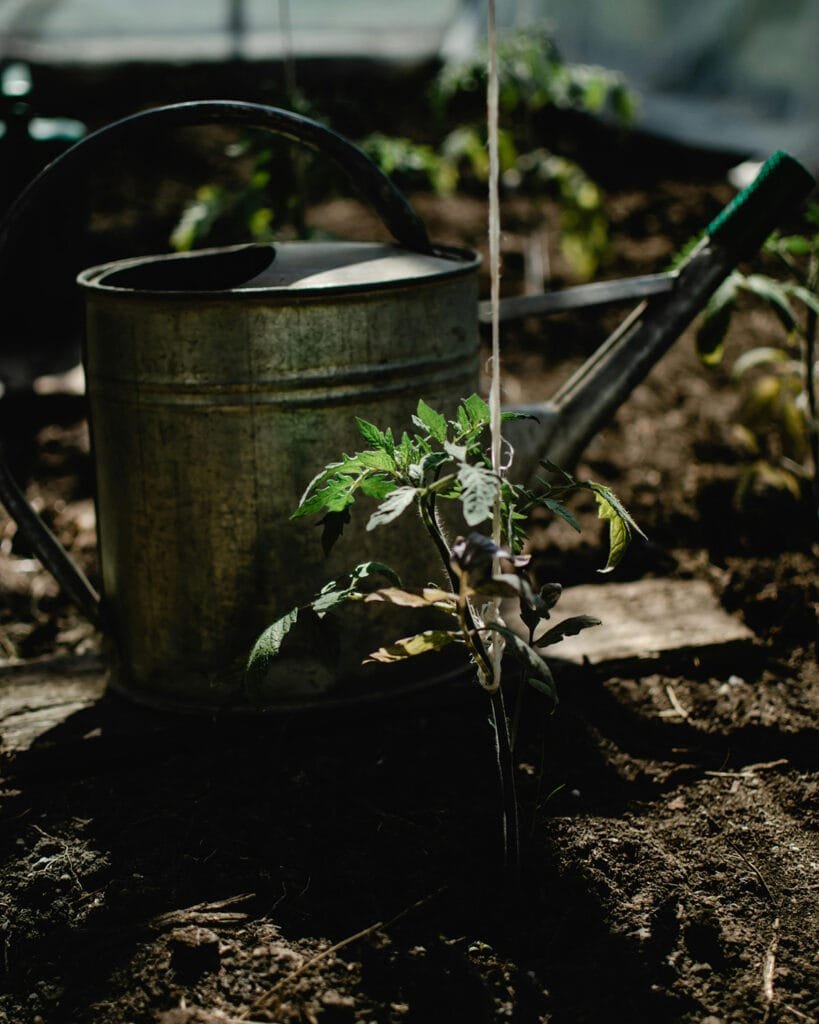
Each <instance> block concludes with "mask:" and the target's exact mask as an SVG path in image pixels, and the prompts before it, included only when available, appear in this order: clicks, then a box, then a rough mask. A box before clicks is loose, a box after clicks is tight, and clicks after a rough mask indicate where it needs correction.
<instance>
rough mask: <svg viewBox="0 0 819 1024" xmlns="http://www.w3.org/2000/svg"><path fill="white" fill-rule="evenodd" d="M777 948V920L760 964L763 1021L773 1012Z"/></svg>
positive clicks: (777, 919)
mask: <svg viewBox="0 0 819 1024" xmlns="http://www.w3.org/2000/svg"><path fill="white" fill-rule="evenodd" d="M778 948H779V918H778V917H777V918H776V919H775V920H774V923H773V938H772V939H771V944H770V945H769V946H768V952H767V953H766V954H765V960H764V962H763V964H762V995H763V996H764V997H765V1020H766V1021H767V1020H768V1019H769V1018H770V1016H771V1013H772V1012H773V1001H774V975H775V973H776V951H777V949H778Z"/></svg>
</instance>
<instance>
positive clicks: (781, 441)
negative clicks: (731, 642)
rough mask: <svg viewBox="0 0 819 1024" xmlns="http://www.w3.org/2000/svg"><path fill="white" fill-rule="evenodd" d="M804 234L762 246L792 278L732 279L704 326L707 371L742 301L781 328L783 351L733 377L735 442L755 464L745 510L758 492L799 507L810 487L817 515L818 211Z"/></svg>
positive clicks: (768, 350)
mask: <svg viewBox="0 0 819 1024" xmlns="http://www.w3.org/2000/svg"><path fill="white" fill-rule="evenodd" d="M806 222H807V226H808V228H813V229H814V230H813V231H812V233H811V232H810V231H808V232H806V233H805V234H798V235H788V236H783V235H779V234H773V235H772V236H771V237H770V238H769V239H768V241H767V242H766V244H765V249H766V251H767V252H769V253H772V254H774V255H775V256H777V257H778V258H779V259H780V260H781V261H782V262H783V264H784V265H785V267H786V268H787V270H788V272H789V276H788V277H787V279H785V280H777V279H775V278H772V277H769V276H768V275H766V274H743V273H741V272H740V271H734V272H733V273H732V274H731V276H730V277H728V278H727V279H726V280H725V281H724V282H723V284H722V285H721V286H720V287H719V288H718V289H717V291H716V292H715V294H714V296H713V297H712V299H711V301H710V302H709V304H708V306H707V307H706V309H705V311H704V313H703V315H702V318H701V320H700V326H699V330H698V332H697V351H698V353H699V355H700V358H701V359H702V361H703V362H704V363H705V364H706V365H708V366H715V365H717V364H718V363H720V362H721V360H722V358H723V353H724V346H725V338H726V335H727V332H728V328H729V327H730V324H731V319H732V315H733V312H734V310H735V309H736V305H737V302H738V300H739V299H740V297H741V296H743V295H746V296H751V297H752V298H754V299H756V300H757V301H760V302H762V303H763V304H764V305H765V306H766V307H767V308H768V309H769V310H770V311H771V312H772V313H773V314H775V319H774V318H772V321H771V322H772V324H773V323H774V322H776V323H778V325H779V327H778V330H779V331H780V332H781V335H782V337H781V341H780V343H779V344H772V345H765V346H759V347H756V348H753V349H749V350H748V351H746V352H744V353H743V354H742V355H741V356H740V357H739V358H738V359H737V360H736V362H735V363H734V366H733V370H732V375H733V377H734V379H735V380H736V381H738V382H740V383H741V385H742V387H743V400H742V403H741V406H740V419H739V423H738V424H737V425H736V427H735V435H736V437H737V440H738V441H739V443H740V445H741V446H742V448H743V450H744V451H745V452H746V453H747V455H748V456H749V458H750V460H751V461H750V463H749V465H748V467H747V468H746V469H745V471H744V472H743V473H742V475H741V477H740V479H739V482H738V485H737V491H736V500H737V503H738V504H741V503H742V502H743V501H744V500H745V499H746V498H747V496H748V494H749V493H750V492H751V491H752V490H753V489H754V488H756V487H774V488H777V489H780V490H787V491H789V492H790V493H791V494H793V496H794V497H795V498H796V499H799V498H800V497H801V494H802V488H803V486H804V485H805V483H806V482H808V481H810V485H811V487H812V491H813V500H814V503H815V506H816V510H817V515H819V419H818V418H817V399H816V378H817V362H816V335H817V317H818V316H819V231H816V230H815V229H817V228H819V206H817V205H816V204H811V205H810V206H809V207H808V211H807V214H806Z"/></svg>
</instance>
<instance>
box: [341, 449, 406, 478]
mask: <svg viewBox="0 0 819 1024" xmlns="http://www.w3.org/2000/svg"><path fill="white" fill-rule="evenodd" d="M394 450H395V446H394V445H393V451H394ZM348 465H349V467H350V468H349V469H348V468H346V466H342V471H343V472H345V473H350V474H356V475H357V474H358V473H360V472H361V470H362V469H375V470H380V471H381V472H383V473H391V472H392V471H393V470H394V469H395V458H394V457H393V455H392V454H391V453H390V452H388V451H387V450H386V449H381V448H377V449H376V450H375V451H371V452H359V453H358V455H356V456H355V458H354V459H350V460H349V462H348Z"/></svg>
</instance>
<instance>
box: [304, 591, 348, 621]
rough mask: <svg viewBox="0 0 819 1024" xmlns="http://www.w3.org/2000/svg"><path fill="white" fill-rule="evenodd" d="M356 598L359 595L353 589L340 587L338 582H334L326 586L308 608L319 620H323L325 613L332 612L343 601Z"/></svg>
mask: <svg viewBox="0 0 819 1024" xmlns="http://www.w3.org/2000/svg"><path fill="white" fill-rule="evenodd" d="M357 598H359V594H358V592H357V591H356V589H355V587H342V586H340V585H339V584H338V582H335V583H333V584H328V586H326V587H325V588H324V589H323V590H322V592H321V593H320V594H319V595H318V597H316V598H314V599H313V601H312V603H311V604H310V607H311V608H312V609H313V611H314V612H315V613H316V615H318V617H319V618H320V619H323V618H324V616H325V615H326V614H327V612H329V611H332V610H333V608H336V607H338V605H340V604H344V602H345V601H350V600H354V599H357Z"/></svg>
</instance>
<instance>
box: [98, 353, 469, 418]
mask: <svg viewBox="0 0 819 1024" xmlns="http://www.w3.org/2000/svg"><path fill="white" fill-rule="evenodd" d="M477 363H478V356H477V353H476V352H475V351H474V349H464V350H461V351H456V352H454V353H452V354H451V355H449V356H446V357H441V359H440V360H430V359H406V360H402V361H401V362H393V363H385V364H380V365H378V366H354V367H351V368H350V369H348V370H341V369H337V370H332V371H331V372H329V373H326V372H325V373H322V372H320V371H316V372H313V373H304V374H298V375H296V374H293V375H292V376H290V377H286V376H283V377H282V378H281V379H279V380H276V381H259V382H258V383H257V384H247V383H241V382H236V383H231V382H227V383H224V384H211V383H194V382H186V381H176V380H171V381H163V380H145V379H144V378H143V379H142V380H141V381H140V387H139V395H138V399H137V400H138V401H139V402H148V403H150V404H153V405H177V404H180V405H197V404H200V403H207V402H210V401H213V400H214V399H216V400H218V399H219V398H220V397H221V398H224V399H225V402H224V403H222V404H227V405H230V404H239V405H244V404H251V403H256V404H260V405H273V404H275V405H302V404H304V403H305V402H310V403H312V401H313V400H314V399H315V400H319V401H323V400H326V401H328V402H330V403H333V402H338V401H342V400H343V401H351V400H355V399H356V398H360V397H363V396H365V395H369V394H371V391H372V388H371V387H360V388H354V387H353V385H355V384H362V385H364V384H368V385H373V384H379V385H380V387H381V389H382V390H386V391H388V392H389V393H390V394H400V393H403V392H404V391H405V390H407V388H410V387H411V388H412V389H413V390H414V389H416V388H417V387H418V386H419V385H420V384H422V383H424V382H427V383H429V384H434V383H435V382H436V381H441V382H443V381H448V380H451V379H453V378H457V377H459V376H461V375H462V373H463V369H464V366H465V365H469V364H474V365H475V366H477ZM407 373H411V374H413V376H412V377H411V378H404V379H398V380H396V379H395V378H396V377H397V376H399V375H404V374H407ZM89 380H90V381H93V383H94V384H104V385H105V388H106V395H105V397H106V398H108V399H110V400H117V401H121V400H128V399H129V397H130V396H131V393H132V382H130V381H127V380H118V379H117V378H114V377H106V376H103V375H100V374H89Z"/></svg>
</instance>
